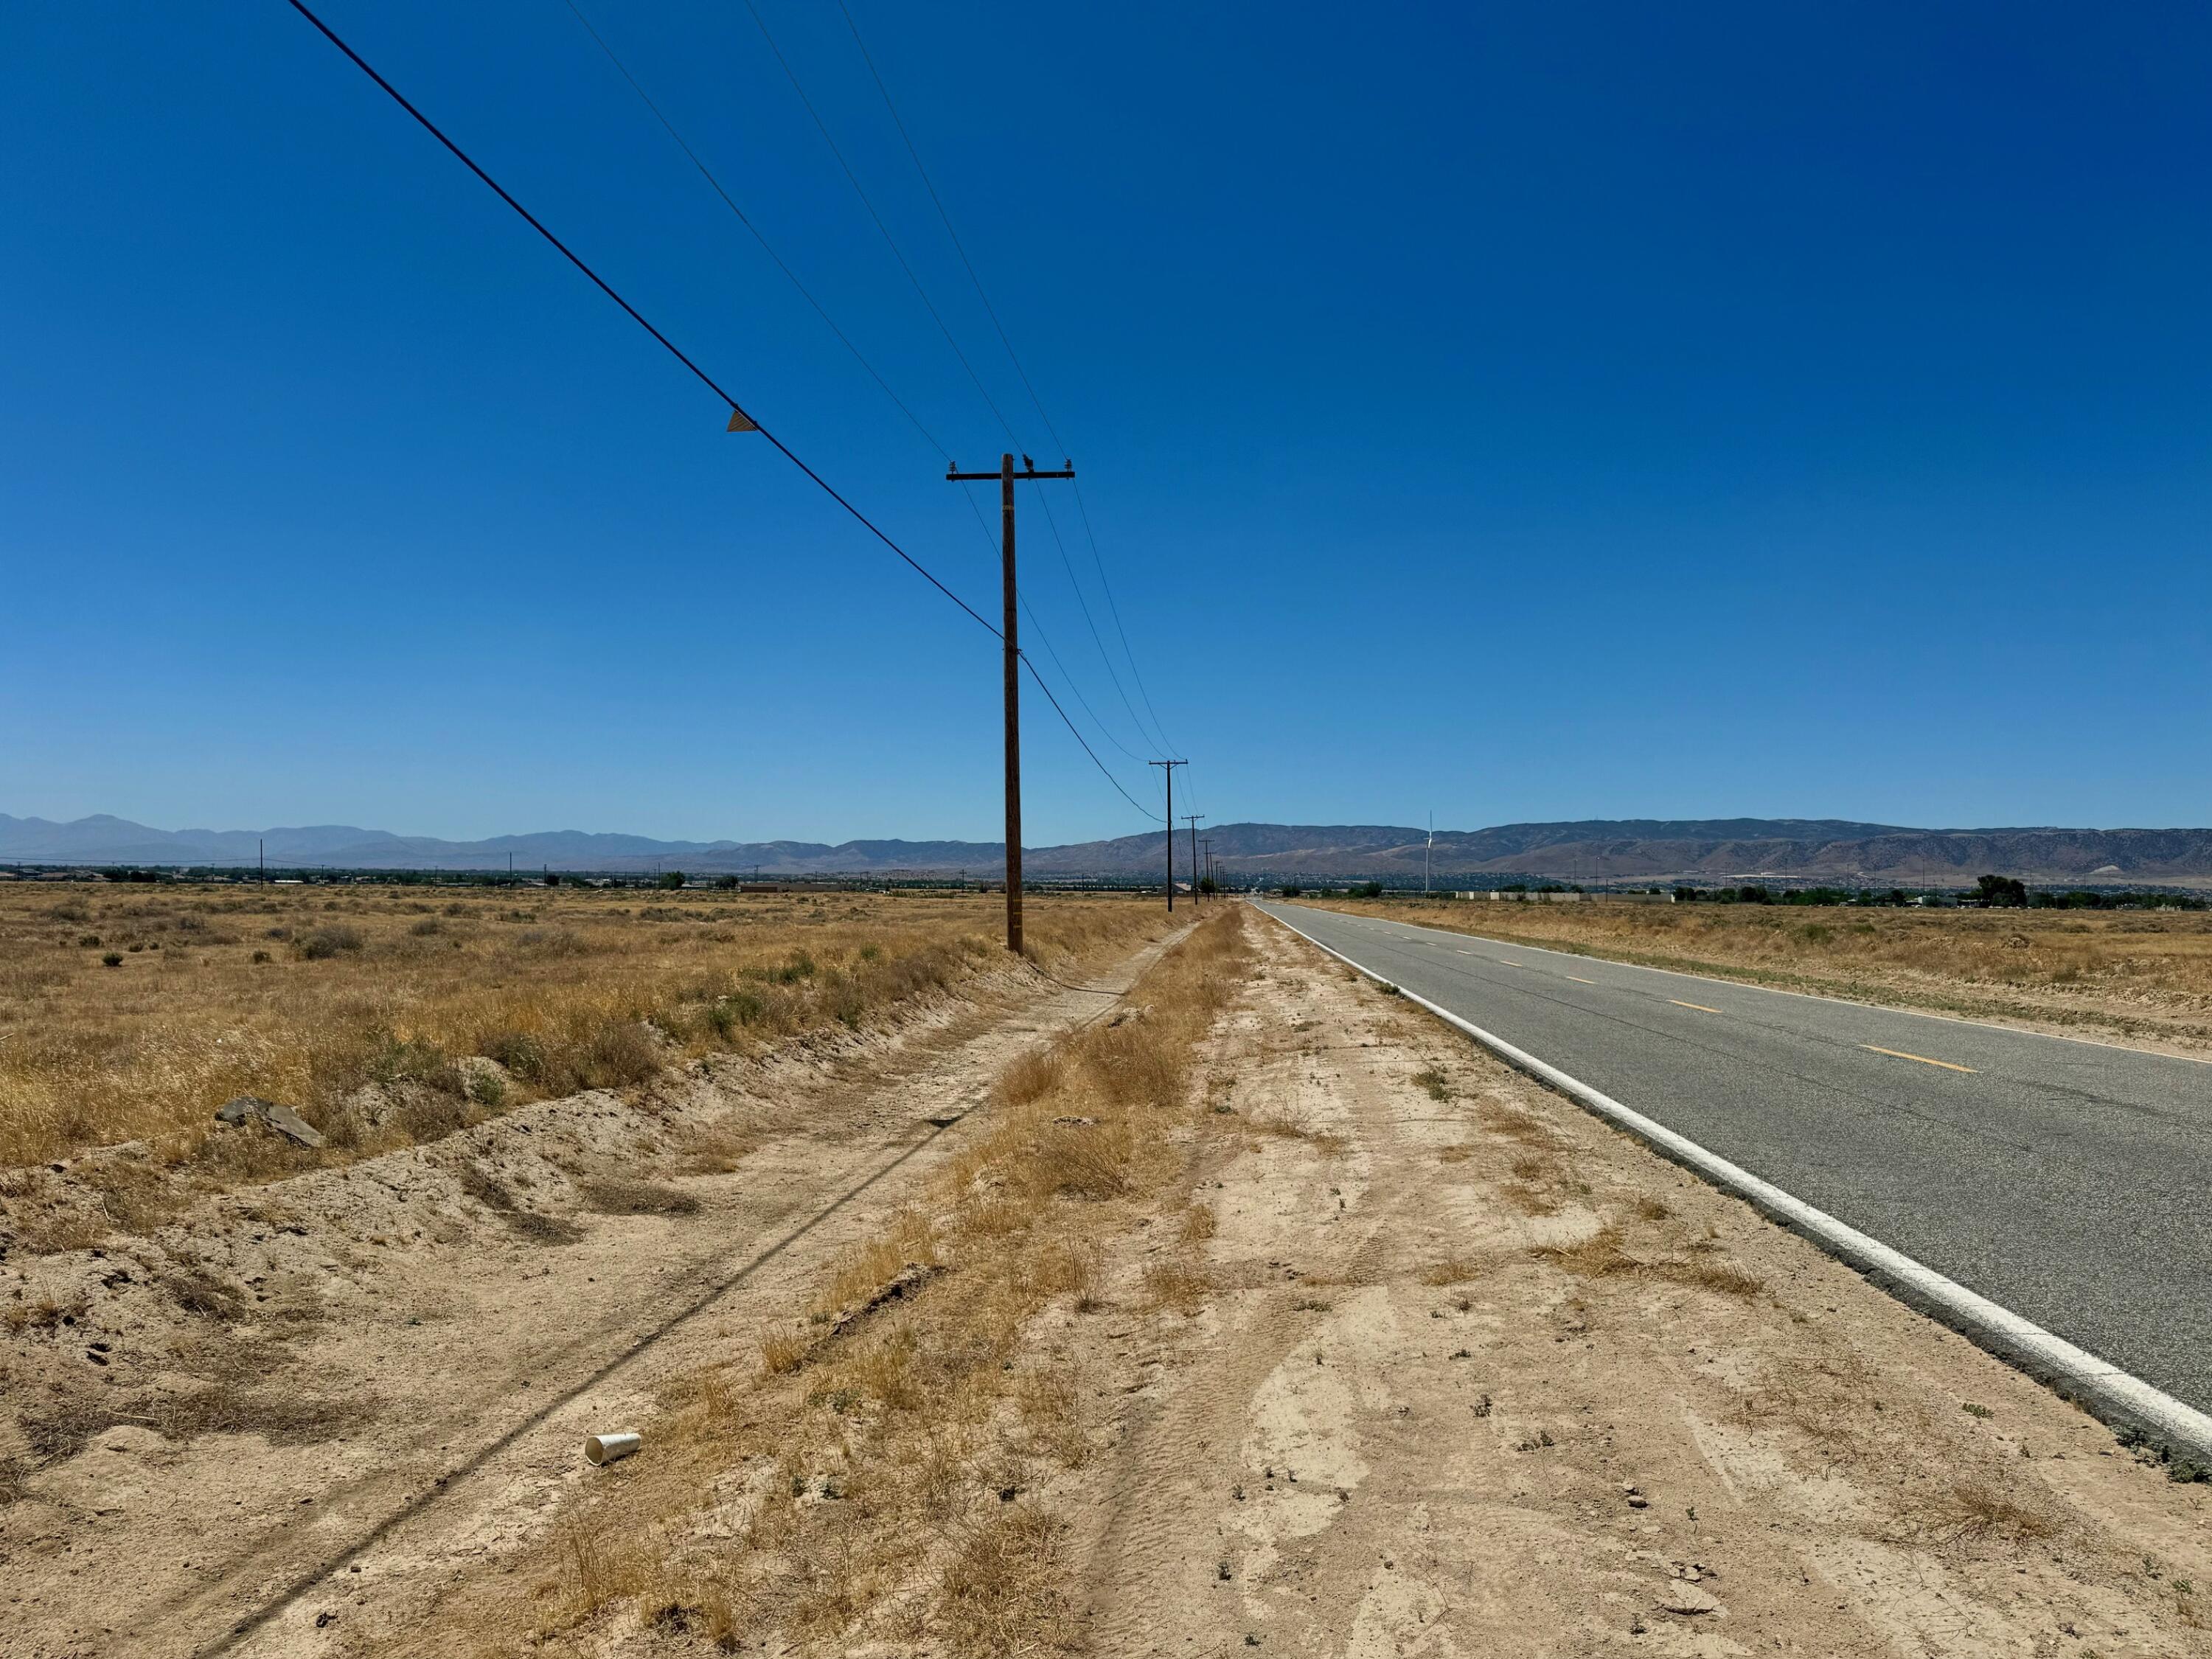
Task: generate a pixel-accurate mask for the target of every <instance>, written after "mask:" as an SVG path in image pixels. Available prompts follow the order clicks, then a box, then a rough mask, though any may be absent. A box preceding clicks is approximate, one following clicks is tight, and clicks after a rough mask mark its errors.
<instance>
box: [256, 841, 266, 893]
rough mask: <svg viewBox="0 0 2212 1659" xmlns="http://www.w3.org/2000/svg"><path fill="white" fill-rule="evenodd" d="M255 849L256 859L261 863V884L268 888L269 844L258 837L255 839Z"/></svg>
mask: <svg viewBox="0 0 2212 1659" xmlns="http://www.w3.org/2000/svg"><path fill="white" fill-rule="evenodd" d="M253 849H254V851H253V855H254V857H255V858H256V859H258V860H260V863H261V884H262V885H263V886H264V887H266V886H267V885H268V884H269V843H268V842H266V841H265V840H263V839H262V838H260V837H258V836H257V837H255V839H254V842H253Z"/></svg>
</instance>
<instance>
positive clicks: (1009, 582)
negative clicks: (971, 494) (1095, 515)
mask: <svg viewBox="0 0 2212 1659" xmlns="http://www.w3.org/2000/svg"><path fill="white" fill-rule="evenodd" d="M1074 476H1075V463H1074V462H1073V461H1070V462H1068V463H1067V465H1066V471H1060V472H1040V471H1037V470H1036V467H1035V466H1034V465H1031V464H1030V458H1029V457H1028V456H1026V455H1024V456H1023V457H1022V470H1021V471H1019V472H1017V471H1014V458H1013V457H1012V456H1011V455H1001V456H1000V457H999V470H998V471H996V472H962V471H957V470H955V469H954V468H951V467H947V468H946V469H945V481H946V482H947V483H982V482H984V481H985V480H987V479H991V478H996V479H997V480H998V481H999V516H1000V538H1001V552H1000V586H1001V587H1002V589H1003V590H1004V595H1003V597H1004V599H1005V601H1006V611H1005V613H1004V614H1005V620H1004V622H1003V623H1002V624H1001V625H1000V629H999V634H1000V638H1001V639H1002V640H1003V641H1005V644H1006V949H1008V950H1009V951H1012V952H1013V953H1014V954H1015V955H1016V956H1019V955H1020V954H1021V953H1022V647H1021V641H1020V639H1019V637H1018V635H1017V634H1016V631H1015V626H1014V606H1015V604H1016V602H1017V600H1018V598H1019V595H1018V591H1017V590H1016V588H1015V586H1014V483H1015V481H1016V480H1017V479H1035V478H1072V477H1074Z"/></svg>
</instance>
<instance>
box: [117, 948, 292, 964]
mask: <svg viewBox="0 0 2212 1659" xmlns="http://www.w3.org/2000/svg"><path fill="white" fill-rule="evenodd" d="M256 954H257V955H258V954H259V953H258V952H256ZM100 961H101V962H102V963H105V964H106V966H108V967H110V968H120V967H121V966H122V965H123V952H122V951H109V952H108V953H107V954H106V956H104V957H100Z"/></svg>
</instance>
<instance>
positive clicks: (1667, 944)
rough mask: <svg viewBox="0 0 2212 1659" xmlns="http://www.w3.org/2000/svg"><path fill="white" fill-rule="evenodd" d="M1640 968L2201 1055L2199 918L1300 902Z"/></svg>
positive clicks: (2209, 990) (2210, 998)
mask: <svg viewBox="0 0 2212 1659" xmlns="http://www.w3.org/2000/svg"><path fill="white" fill-rule="evenodd" d="M1304 902H1309V903H1318V904H1320V905H1322V908H1327V909H1332V910H1343V911H1346V912H1347V913H1349V914H1352V915H1370V916H1381V917H1384V918H1386V919H1388V920H1390V921H1402V922H1408V923H1412V924H1413V925H1415V926H1417V927H1441V928H1444V929H1447V930H1449V931H1450V932H1453V933H1469V934H1474V935H1476V936H1478V937H1480V938H1484V939H1497V940H1500V941H1503V942H1508V943H1512V944H1517V945H1538V946H1541V947H1543V948H1545V949H1547V950H1553V951H1574V952H1577V953H1578V954H1581V955H1585V956H1594V957H1605V958H1607V959H1608V960H1610V961H1613V962H1626V963H1636V964H1638V965H1639V966H1642V967H1646V968H1667V969H1674V970H1675V971H1677V972H1680V973H1690V974H1702V975H1707V976H1709V977H1711V978H1715V979H1732V980H1738V981H1743V982H1744V983H1747V984H1751V985H1767V986H1772V987H1776V988H1777V989H1779V990H1785V991H1802V992H1805V993H1808V994H1811V995H1814V996H1829V997H1841V998H1844V999H1845V1000H1850V1001H1854V1002H1870V1003H1876V1004H1880V1005H1881V1006H1887V1007H1895V1008H1912V1009H1920V1010H1925V1011H1927V1012H1933V1013H1942V1014H1952V1015H1955V1016H1958V1017H1960V1018H1968V1019H1980V1020H1990V1021H1994V1022H1996V1023H1997V1024H2007V1025H2017V1026H2020V1027H2021V1028H2022V1029H2024V1030H2036V1031H2049V1032H2054V1033H2056V1034H2057V1035H2060V1036H2085V1037H2093V1038H2097V1039H2100V1040H2102V1041H2106V1042H2120V1043H2124V1044H2126V1045H2128V1046H2129V1047H2131V1048H2150V1049H2156V1050H2160V1051H2162V1052H2166V1053H2171V1054H2187V1055H2190V1056H2191V1057H2193V1058H2199V1059H2201V1058H2204V1057H2206V1056H2212V916H2206V915H2194V914H2191V913H2186V912H2179V911H2146V912H2142V913H2140V914H2133V913H2125V914H2117V915H2112V914H2106V915H2092V914H2085V913H2081V912H2076V911H2068V910H1929V911H1917V910H1891V909H1880V908H1872V909H1861V908H1847V907H1834V906H1827V907H1812V906H1805V907H1800V906H1795V905H1759V904H1730V905H1723V904H1709V903H1692V904H1638V903H1629V902H1607V901H1606V900H1603V899H1599V900H1595V901H1594V902H1588V903H1577V904H1540V903H1534V902H1527V903H1514V902H1480V901H1474V902H1469V901H1465V900H1443V901H1423V900H1418V899H1386V900H1381V901H1373V900H1344V899H1327V900H1311V899H1309V900H1306V901H1304Z"/></svg>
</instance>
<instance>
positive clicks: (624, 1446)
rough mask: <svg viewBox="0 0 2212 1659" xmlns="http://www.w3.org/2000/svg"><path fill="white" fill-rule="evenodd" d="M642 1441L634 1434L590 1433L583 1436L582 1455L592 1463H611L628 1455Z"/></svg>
mask: <svg viewBox="0 0 2212 1659" xmlns="http://www.w3.org/2000/svg"><path fill="white" fill-rule="evenodd" d="M643 1443H644V1442H643V1441H641V1439H640V1438H639V1437H637V1436H636V1435H634V1434H592V1435H586V1436H585V1437H584V1455H585V1456H586V1457H588V1458H590V1459H591V1460H592V1462H594V1463H611V1462H614V1461H615V1460H616V1459H617V1458H620V1457H628V1456H629V1455H630V1454H631V1453H632V1452H634V1451H635V1450H636V1449H638V1447H639V1446H641V1445H642V1444H643Z"/></svg>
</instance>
